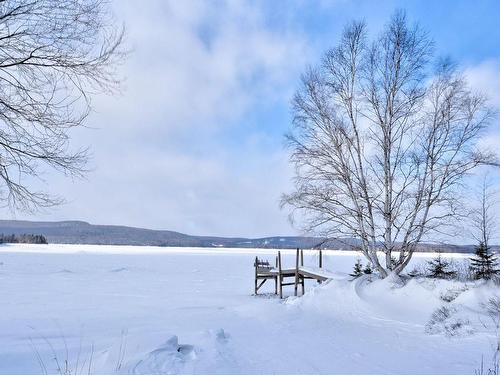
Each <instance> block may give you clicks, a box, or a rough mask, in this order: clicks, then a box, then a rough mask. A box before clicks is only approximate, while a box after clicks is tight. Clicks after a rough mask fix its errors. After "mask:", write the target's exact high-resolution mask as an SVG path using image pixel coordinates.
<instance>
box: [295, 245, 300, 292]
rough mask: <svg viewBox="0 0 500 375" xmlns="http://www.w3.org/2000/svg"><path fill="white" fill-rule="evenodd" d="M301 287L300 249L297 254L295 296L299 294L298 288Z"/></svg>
mask: <svg viewBox="0 0 500 375" xmlns="http://www.w3.org/2000/svg"><path fill="white" fill-rule="evenodd" d="M298 287H299V249H297V255H296V256H295V296H297V289H298Z"/></svg>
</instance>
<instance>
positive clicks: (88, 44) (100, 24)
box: [0, 0, 124, 209]
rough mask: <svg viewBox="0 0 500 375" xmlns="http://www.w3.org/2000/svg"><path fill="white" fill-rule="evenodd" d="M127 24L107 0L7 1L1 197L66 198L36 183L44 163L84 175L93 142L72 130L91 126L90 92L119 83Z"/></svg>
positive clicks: (42, 201) (3, 12) (33, 203)
mask: <svg viewBox="0 0 500 375" xmlns="http://www.w3.org/2000/svg"><path fill="white" fill-rule="evenodd" d="M122 41H123V28H119V27H118V28H117V27H116V26H115V25H114V22H113V19H112V16H111V12H110V9H109V4H108V1H106V0H58V1H53V0H0V126H1V127H0V180H1V181H2V182H3V186H2V188H1V190H0V200H2V201H3V202H4V203H8V204H9V205H10V206H11V207H14V208H21V209H34V208H37V207H40V206H50V205H53V204H56V203H58V202H59V200H58V199H57V198H56V197H53V196H51V195H48V194H46V193H44V192H38V191H33V190H32V189H30V187H29V186H28V185H29V179H30V178H32V177H39V176H40V171H41V168H42V167H43V165H45V166H49V167H53V168H56V169H58V170H60V171H62V172H64V173H66V174H69V175H80V174H81V173H82V172H84V170H85V163H86V160H87V157H88V152H87V150H86V149H80V150H76V151H73V152H72V151H71V150H70V147H69V134H68V132H69V130H70V129H71V128H74V127H78V126H82V125H84V122H85V119H86V118H87V116H88V114H89V112H90V110H91V96H92V95H93V94H96V93H103V92H105V93H112V92H114V91H115V90H116V89H118V87H119V79H117V75H116V71H115V69H116V66H117V64H118V63H119V62H120V61H121V60H122V58H123V56H124V50H123V49H122V44H123V43H122Z"/></svg>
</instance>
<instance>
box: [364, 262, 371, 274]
mask: <svg viewBox="0 0 500 375" xmlns="http://www.w3.org/2000/svg"><path fill="white" fill-rule="evenodd" d="M363 273H364V274H365V275H371V274H372V273H373V271H372V267H371V265H370V263H367V264H366V266H365V269H364V270H363Z"/></svg>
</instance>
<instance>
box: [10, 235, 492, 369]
mask: <svg viewBox="0 0 500 375" xmlns="http://www.w3.org/2000/svg"><path fill="white" fill-rule="evenodd" d="M284 253H285V262H288V263H289V264H290V265H292V264H293V261H294V255H293V252H292V251H285V252H284ZM256 254H258V255H259V256H260V257H263V258H267V259H269V260H272V261H274V256H275V254H276V251H274V250H252V249H244V250H243V249H191V248H189V249H187V248H153V247H125V246H88V245H79V246H75V245H48V246H43V245H4V246H1V247H0V374H1V375H17V374H19V375H31V374H55V373H57V372H55V369H56V368H57V366H58V364H57V363H59V366H60V367H61V369H62V371H61V372H62V373H64V370H65V367H66V366H68V367H69V370H71V371H70V372H68V373H67V375H69V374H71V375H75V374H81V375H84V374H85V375H88V374H89V372H88V365H89V361H91V362H92V365H91V368H92V371H91V374H93V375H108V374H143V375H145V374H232V375H233V374H398V375H399V374H419V375H422V374H440V375H445V374H453V375H455V374H471V375H472V374H473V373H474V369H476V368H477V367H478V365H479V362H480V361H481V358H482V356H484V361H485V362H488V361H489V360H490V359H491V358H490V357H491V355H492V353H493V349H494V346H495V345H496V343H497V341H496V340H497V336H496V334H497V332H496V329H495V327H494V326H493V322H492V319H491V318H490V316H489V315H488V314H487V313H486V311H485V305H484V304H486V303H487V302H488V300H489V299H490V298H492V297H493V296H495V295H496V296H497V297H498V294H499V293H498V289H497V288H496V287H495V286H493V285H482V286H479V287H478V286H477V285H475V284H474V285H473V284H469V285H468V286H466V285H464V284H462V283H457V282H444V281H428V280H427V281H425V280H411V281H410V282H409V283H408V284H407V285H406V286H404V287H398V286H397V285H395V284H394V283H392V282H391V281H388V280H375V281H373V282H370V281H369V280H367V278H366V277H362V278H360V279H358V280H356V281H354V282H350V281H348V278H347V277H346V273H349V272H350V271H351V269H352V266H353V264H354V262H355V260H356V258H357V257H358V256H357V255H356V254H354V253H351V252H338V251H335V252H334V251H332V252H327V253H326V254H325V261H324V263H325V267H326V268H328V269H329V270H331V271H334V272H336V274H337V275H338V277H337V278H336V279H335V280H332V281H331V282H329V283H326V284H323V285H321V286H317V284H316V283H314V282H309V283H308V284H307V285H306V287H307V288H306V289H307V293H306V295H305V296H304V297H300V298H293V297H291V298H288V299H286V300H279V299H277V298H275V297H273V296H269V295H268V296H260V297H254V296H252V292H253V272H254V270H253V259H254V257H255V255H256ZM430 256H432V255H426V254H418V255H417V256H416V257H415V261H414V263H418V262H423V261H425V260H427V259H429V257H430ZM454 257H455V258H457V260H458V261H460V258H464V257H465V256H463V255H454ZM305 258H306V259H305V263H306V264H311V265H316V263H317V258H316V255H315V253H314V254H311V255H309V254H306V256H305ZM410 268H411V267H410ZM273 288H274V287H273V285H272V284H271V283H269V285H268V286H267V289H266V290H265V291H267V292H270V291H272V290H273ZM285 291H286V292H287V293H288V295H290V294H291V292H292V288H291V287H288V289H287V287H285ZM445 300H452V301H451V302H446V301H445ZM443 306H445V307H447V310H442V314H437V315H435V319H434V324H429V321H430V320H431V315H432V314H433V313H434V312H435V311H436V310H437V309H438V308H441V307H443ZM426 331H427V332H426ZM55 358H57V360H56V359H55ZM66 361H67V365H66ZM75 369H76V371H75ZM65 374H66V373H65Z"/></svg>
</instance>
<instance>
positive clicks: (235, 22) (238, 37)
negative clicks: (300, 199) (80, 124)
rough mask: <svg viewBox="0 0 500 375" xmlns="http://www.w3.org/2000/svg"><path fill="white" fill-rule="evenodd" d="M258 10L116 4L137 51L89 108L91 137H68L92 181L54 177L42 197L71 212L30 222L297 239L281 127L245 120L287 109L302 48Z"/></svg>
mask: <svg viewBox="0 0 500 375" xmlns="http://www.w3.org/2000/svg"><path fill="white" fill-rule="evenodd" d="M262 6H263V3H258V2H249V1H248V2H247V1H221V2H214V3H212V2H204V1H197V0H193V1H163V0H156V1H148V2H143V3H141V5H140V6H138V3H137V2H135V1H131V0H128V1H119V2H115V7H116V13H117V18H118V19H123V20H124V21H125V23H126V26H127V29H128V42H129V44H130V45H131V47H132V48H133V53H132V54H131V56H130V58H129V60H128V61H127V62H126V64H125V65H124V67H123V73H124V75H125V76H126V83H125V91H124V93H123V95H121V96H118V97H111V98H110V97H98V98H95V100H94V104H95V110H96V113H95V114H93V115H92V116H91V118H90V119H89V126H90V127H92V128H95V130H88V129H79V130H78V131H76V132H75V133H74V137H73V139H74V144H75V145H79V144H81V145H88V144H90V145H91V147H92V150H93V153H94V155H95V156H94V160H93V162H92V165H93V166H94V167H95V171H94V172H92V173H90V174H89V175H88V179H87V180H86V181H76V182H71V181H69V180H67V179H65V178H63V177H62V176H52V174H49V175H48V176H47V180H48V181H49V182H50V185H48V186H46V189H48V190H49V191H52V192H55V193H57V194H60V195H62V196H64V197H66V198H67V199H68V201H69V203H68V204H66V205H64V206H61V207H59V208H57V209H55V210H53V211H50V212H48V213H47V214H40V215H38V216H37V218H39V219H51V220H59V219H82V220H88V221H91V222H94V223H113V224H125V225H135V226H143V227H152V228H163V229H171V230H177V231H182V232H188V233H193V234H213V235H246V236H258V235H270V234H279V233H285V234H286V233H292V229H291V227H290V225H289V224H288V222H287V219H286V213H285V212H281V211H280V210H279V197H280V194H281V193H282V192H283V191H286V190H288V185H289V181H290V176H291V173H290V167H289V166H288V163H287V160H286V153H285V151H284V150H283V148H282V138H281V137H280V136H279V134H276V133H281V132H282V131H278V132H277V131H276V130H275V129H272V127H273V126H278V127H281V128H285V127H286V126H287V125H288V124H283V123H281V124H273V123H269V124H267V125H266V126H267V128H266V126H263V124H254V123H252V121H249V120H248V119H249V118H251V117H252V116H251V115H252V113H253V112H254V111H256V110H257V111H258V110H260V107H262V106H264V107H266V106H267V107H268V108H269V107H272V106H274V105H277V106H282V107H283V106H285V107H287V106H288V100H289V95H290V93H291V92H292V90H293V85H294V82H295V81H296V78H297V77H298V75H299V73H300V71H302V69H303V65H304V59H305V56H307V53H306V51H307V44H306V42H305V40H304V39H303V38H302V36H301V35H300V34H299V33H297V32H294V31H293V30H290V29H288V30H280V29H276V28H273V27H272V26H271V25H272V22H269V21H270V20H269V19H268V18H266V17H269V16H270V15H268V14H266V13H265V11H264V10H263V8H262ZM271 21H272V20H271ZM284 130H285V129H283V131H284ZM18 216H19V217H24V215H18ZM30 218H33V217H32V216H31V217H30Z"/></svg>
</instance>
